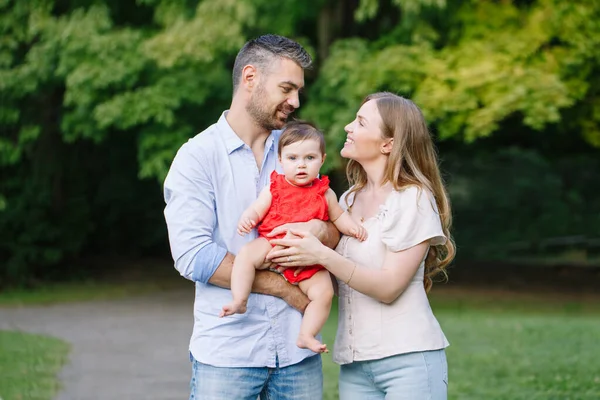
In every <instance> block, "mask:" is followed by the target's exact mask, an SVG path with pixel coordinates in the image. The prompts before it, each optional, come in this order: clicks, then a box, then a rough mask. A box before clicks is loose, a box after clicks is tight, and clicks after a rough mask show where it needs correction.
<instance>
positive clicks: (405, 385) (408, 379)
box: [340, 349, 448, 400]
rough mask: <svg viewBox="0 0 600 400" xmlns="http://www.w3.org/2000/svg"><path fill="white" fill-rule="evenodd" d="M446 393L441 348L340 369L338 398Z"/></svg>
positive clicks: (422, 397) (404, 398)
mask: <svg viewBox="0 0 600 400" xmlns="http://www.w3.org/2000/svg"><path fill="white" fill-rule="evenodd" d="M447 392H448V364H447V362H446V352H445V351H444V350H443V349H442V350H433V351H420V352H415V353H407V354H400V355H397V356H392V357H386V358H382V359H380V360H372V361H355V362H353V363H351V364H346V365H342V367H341V369H340V400H376V399H377V400H380V399H386V400H446V398H447Z"/></svg>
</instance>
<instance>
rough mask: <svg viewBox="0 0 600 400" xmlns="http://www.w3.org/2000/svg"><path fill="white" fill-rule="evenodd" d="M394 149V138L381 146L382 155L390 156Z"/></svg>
mask: <svg viewBox="0 0 600 400" xmlns="http://www.w3.org/2000/svg"><path fill="white" fill-rule="evenodd" d="M393 147H394V138H391V139H388V140H387V141H386V142H385V143H384V144H382V145H381V154H390V153H391V152H392V148H393Z"/></svg>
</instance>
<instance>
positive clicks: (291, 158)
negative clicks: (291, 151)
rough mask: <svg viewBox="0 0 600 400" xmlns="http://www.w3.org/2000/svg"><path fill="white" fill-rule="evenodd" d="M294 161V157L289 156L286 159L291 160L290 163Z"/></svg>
mask: <svg viewBox="0 0 600 400" xmlns="http://www.w3.org/2000/svg"><path fill="white" fill-rule="evenodd" d="M295 159H296V156H289V157H288V160H292V161H294V160H295Z"/></svg>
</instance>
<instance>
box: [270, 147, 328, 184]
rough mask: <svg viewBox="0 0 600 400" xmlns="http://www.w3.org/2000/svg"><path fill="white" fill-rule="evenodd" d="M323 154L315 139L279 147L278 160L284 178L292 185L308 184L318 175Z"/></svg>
mask: <svg viewBox="0 0 600 400" xmlns="http://www.w3.org/2000/svg"><path fill="white" fill-rule="evenodd" d="M323 161H325V155H324V154H322V153H321V148H320V144H319V142H318V141H317V140H312V139H307V140H302V141H300V142H296V143H292V144H289V145H287V146H285V147H284V148H283V149H281V154H280V155H279V162H280V163H281V166H282V167H283V174H284V175H285V178H286V179H287V180H288V182H290V183H291V184H293V185H296V186H306V185H309V184H310V183H311V182H312V181H313V180H314V179H315V178H316V177H317V175H319V170H320V169H321V165H323Z"/></svg>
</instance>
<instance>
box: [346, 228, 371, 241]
mask: <svg viewBox="0 0 600 400" xmlns="http://www.w3.org/2000/svg"><path fill="white" fill-rule="evenodd" d="M350 233H351V234H352V236H354V237H355V238H357V239H358V240H360V241H361V242H364V241H365V240H367V236H368V235H367V230H366V229H365V227H364V226H362V225H358V226H357V227H356V228H353V229H352V230H351V231H350Z"/></svg>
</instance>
